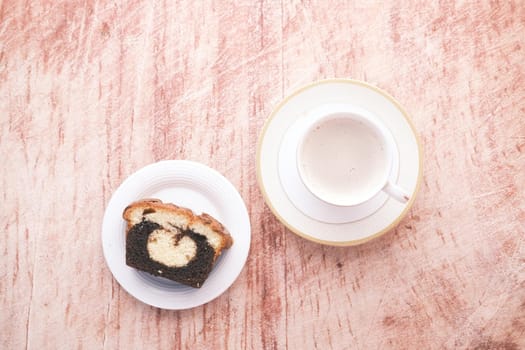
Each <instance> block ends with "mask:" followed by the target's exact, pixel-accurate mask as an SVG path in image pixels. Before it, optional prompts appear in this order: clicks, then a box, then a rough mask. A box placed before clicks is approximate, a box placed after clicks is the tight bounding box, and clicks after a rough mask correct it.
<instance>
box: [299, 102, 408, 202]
mask: <svg viewBox="0 0 525 350" xmlns="http://www.w3.org/2000/svg"><path fill="white" fill-rule="evenodd" d="M306 118H308V120H307V121H306V123H307V125H306V127H305V128H304V131H303V133H302V135H301V136H300V141H299V144H298V147H297V167H298V172H299V175H300V178H301V180H302V181H303V183H304V185H305V186H306V188H307V189H308V190H309V191H310V192H311V193H312V194H313V195H314V196H316V197H317V198H319V199H321V200H322V201H324V202H327V203H329V204H333V205H337V206H354V205H359V204H362V203H365V202H367V201H368V200H370V199H371V198H372V197H374V196H375V195H376V194H378V193H379V192H381V191H384V192H386V193H388V194H389V195H390V196H392V197H394V198H395V199H397V200H399V201H401V202H407V201H408V200H409V196H408V194H407V192H406V191H405V190H403V189H402V188H400V187H399V186H397V185H396V184H394V183H392V182H390V181H389V179H390V177H391V176H390V175H391V171H392V168H393V162H394V158H395V157H394V152H397V145H396V143H395V140H394V138H393V136H392V134H391V133H390V131H389V130H388V129H387V128H386V127H385V126H384V125H383V124H382V123H381V122H380V121H379V119H378V118H377V117H376V116H375V115H374V114H372V113H371V112H369V111H367V110H364V109H361V108H357V107H355V106H352V105H345V104H329V105H323V106H321V107H319V108H318V109H316V110H314V111H312V113H310V114H309V115H308V116H307V117H306Z"/></svg>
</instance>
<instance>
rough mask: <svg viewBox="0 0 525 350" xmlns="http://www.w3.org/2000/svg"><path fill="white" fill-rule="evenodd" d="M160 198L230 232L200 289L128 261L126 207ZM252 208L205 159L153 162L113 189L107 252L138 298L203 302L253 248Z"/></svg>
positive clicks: (164, 304) (173, 305)
mask: <svg viewBox="0 0 525 350" xmlns="http://www.w3.org/2000/svg"><path fill="white" fill-rule="evenodd" d="M142 198H158V199H160V200H162V201H163V202H167V203H174V204H177V205H179V206H183V207H186V208H190V209H191V210H193V211H194V212H195V213H196V214H200V213H202V212H205V213H208V214H210V215H211V216H213V217H215V218H216V219H217V220H219V221H220V222H221V223H222V224H223V225H224V226H225V227H226V228H227V229H228V231H229V232H230V234H231V235H232V237H233V240H234V243H233V245H232V247H231V248H230V249H226V250H224V251H223V253H222V255H221V256H220V257H219V259H218V260H217V263H216V264H215V266H214V268H213V270H212V271H211V273H210V275H209V276H208V278H207V280H206V281H205V282H204V284H203V286H202V287H201V288H198V289H197V288H191V287H188V286H185V285H182V284H179V283H176V282H173V281H170V280H167V279H165V278H162V277H155V276H153V275H150V274H148V273H145V272H141V271H138V270H136V269H134V268H131V267H129V266H127V265H126V243H125V242H126V241H125V230H126V222H125V221H124V219H122V212H123V211H124V209H125V208H126V206H128V205H129V204H130V203H131V202H134V201H137V200H139V199H142ZM250 240H251V230H250V219H249V216H248V211H247V209H246V206H245V204H244V201H243V200H242V198H241V196H240V194H239V193H238V192H237V190H236V189H235V187H234V186H233V185H232V184H231V183H230V182H229V181H228V180H227V179H226V178H225V177H224V176H222V175H221V174H220V173H218V172H217V171H216V170H213V169H211V168H209V167H207V166H205V165H203V164H200V163H196V162H191V161H186V160H167V161H161V162H158V163H154V164H150V165H148V166H146V167H144V168H142V169H140V170H138V171H137V172H135V173H134V174H132V175H131V176H130V177H128V178H127V179H126V180H125V181H124V182H123V183H122V184H121V185H120V186H119V187H118V188H117V190H116V191H115V193H114V194H113V196H112V197H111V200H110V201H109V204H108V206H107V208H106V212H105V214H104V221H103V224H102V246H103V250H104V257H105V258H106V262H107V264H108V266H109V268H110V270H111V272H112V273H113V276H114V277H115V279H116V280H117V281H118V282H119V283H120V285H121V286H122V287H123V288H124V289H125V290H126V291H127V292H128V293H129V294H131V295H133V296H134V297H135V298H137V299H139V300H140V301H142V302H144V303H146V304H149V305H152V306H155V307H159V308H163V309H170V310H181V309H188V308H192V307H195V306H199V305H202V304H205V303H207V302H209V301H211V300H212V299H214V298H216V297H218V296H219V295H221V294H222V293H223V292H224V291H226V289H228V288H229V287H230V286H231V284H232V283H233V282H234V281H235V279H236V278H237V276H239V274H240V272H241V270H242V268H243V267H244V264H245V262H246V259H247V257H248V252H249V249H250Z"/></svg>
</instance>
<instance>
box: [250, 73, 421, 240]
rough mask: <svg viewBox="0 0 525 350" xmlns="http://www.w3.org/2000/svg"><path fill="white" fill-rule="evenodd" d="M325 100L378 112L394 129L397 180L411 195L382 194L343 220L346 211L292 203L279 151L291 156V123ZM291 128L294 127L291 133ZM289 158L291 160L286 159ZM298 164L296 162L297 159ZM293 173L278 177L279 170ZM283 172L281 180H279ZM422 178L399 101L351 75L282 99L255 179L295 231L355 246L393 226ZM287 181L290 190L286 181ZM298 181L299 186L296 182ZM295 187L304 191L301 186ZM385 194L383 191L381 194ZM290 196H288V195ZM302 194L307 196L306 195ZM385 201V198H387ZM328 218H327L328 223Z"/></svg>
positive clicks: (264, 136)
mask: <svg viewBox="0 0 525 350" xmlns="http://www.w3.org/2000/svg"><path fill="white" fill-rule="evenodd" d="M327 103H346V104H353V105H355V106H356V107H360V108H364V109H367V110H369V111H370V112H372V113H374V114H375V115H376V116H377V117H378V118H379V119H381V121H382V122H383V123H384V124H385V125H386V126H387V127H388V129H389V130H390V131H391V132H392V135H393V136H394V139H395V141H396V144H397V146H398V150H399V170H398V172H397V173H398V179H397V184H398V185H400V186H401V187H402V188H404V189H405V190H407V191H408V193H409V194H410V195H411V200H410V201H409V202H408V203H405V204H403V203H400V202H398V201H396V200H395V199H392V198H386V199H385V198H384V197H383V198H379V199H374V200H377V201H378V203H379V202H382V204H377V203H376V204H375V205H377V206H378V209H377V210H376V211H375V212H374V213H373V214H371V215H369V216H366V217H364V218H360V219H359V218H357V220H355V221H353V220H354V219H356V218H352V217H350V218H349V219H342V218H341V215H342V214H345V213H344V212H335V213H334V212H332V213H331V212H330V211H331V210H333V209H334V208H324V209H323V208H321V207H319V209H320V210H319V213H322V214H319V213H317V212H314V211H315V208H316V207H315V205H316V204H315V205H314V206H313V207H311V208H310V209H312V208H314V211H312V210H310V211H309V212H308V213H305V211H308V209H305V208H306V207H307V206H306V205H302V204H300V203H299V204H297V205H296V204H294V201H295V202H298V201H297V200H296V199H294V200H291V199H290V197H292V198H293V194H292V195H290V193H292V192H294V189H293V188H288V185H289V184H288V183H287V181H288V182H291V180H293V177H294V174H293V171H292V170H291V169H287V170H283V169H280V167H281V165H280V164H279V163H280V161H279V155H280V154H281V155H282V157H286V156H288V157H290V152H289V150H288V148H289V147H292V146H291V144H292V143H293V142H294V140H293V137H294V136H293V135H294V132H293V131H291V130H294V129H292V128H291V127H292V126H293V125H294V124H295V123H299V121H300V120H301V118H303V117H304V116H306V114H307V113H308V112H309V111H311V110H312V109H314V108H317V107H319V106H320V105H323V104H327ZM289 131H291V132H289ZM287 161H290V159H288V160H287ZM293 164H294V165H295V163H293ZM281 172H283V173H284V174H291V176H280V173H281ZM281 177H282V179H281ZM421 177H422V154H421V146H420V143H419V140H418V137H417V134H416V132H415V129H414V127H413V125H412V123H411V121H410V119H409V117H408V114H407V113H406V112H405V111H404V110H403V108H402V107H401V105H400V104H399V103H398V102H397V101H396V100H395V99H394V98H393V97H391V96H390V95H388V94H387V93H385V92H384V91H382V90H380V89H378V88H376V87H374V86H371V85H369V84H367V83H364V82H361V81H356V80H350V79H333V80H323V81H319V82H316V83H313V84H310V85H308V86H305V87H303V88H301V89H299V90H297V91H296V92H294V93H293V94H291V95H290V96H288V97H287V98H286V99H284V100H283V101H282V102H281V103H280V104H279V105H278V106H277V108H276V109H275V110H274V111H273V113H272V114H271V115H270V117H269V118H268V120H267V121H266V124H265V126H264V128H263V130H262V132H261V135H260V137H259V145H258V149H257V178H258V182H259V186H260V188H261V191H262V193H263V196H264V198H265V200H266V203H267V204H268V206H269V207H270V209H271V210H272V212H273V213H274V214H275V216H276V217H277V218H278V219H279V220H280V221H281V222H282V223H283V224H284V225H285V226H286V227H287V228H288V229H290V230H291V231H292V232H294V233H296V234H298V235H299V236H302V237H304V238H306V239H309V240H311V241H315V242H318V243H323V244H329V245H355V244H360V243H363V242H366V241H368V240H370V239H372V238H374V237H377V236H379V235H381V234H383V233H385V232H387V231H389V230H390V229H392V228H393V227H395V226H396V225H397V224H398V223H399V221H401V219H402V218H403V217H404V215H405V214H406V213H407V212H408V210H409V209H410V207H411V206H412V203H413V202H414V200H415V198H416V194H417V190H418V188H419V185H420V182H421ZM281 180H284V181H283V182H284V183H286V184H287V188H286V190H285V189H284V188H283V183H281ZM295 186H299V185H297V184H295ZM295 191H296V192H297V191H298V192H299V193H302V194H304V191H301V189H299V190H298V189H297V188H296V189H295ZM380 195H381V196H382V195H383V194H380ZM289 196H290V197H289ZM303 199H304V198H303ZM383 200H385V201H384V202H383ZM327 221H328V222H327Z"/></svg>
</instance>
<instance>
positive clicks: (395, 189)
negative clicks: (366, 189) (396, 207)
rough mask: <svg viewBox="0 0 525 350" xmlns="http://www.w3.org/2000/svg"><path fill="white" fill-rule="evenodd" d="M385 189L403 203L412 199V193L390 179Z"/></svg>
mask: <svg viewBox="0 0 525 350" xmlns="http://www.w3.org/2000/svg"><path fill="white" fill-rule="evenodd" d="M383 191H385V192H386V193H387V194H388V195H389V196H391V197H393V198H394V199H396V200H398V201H399V202H401V203H406V202H408V201H409V200H410V195H409V194H408V193H407V192H406V191H405V190H404V189H402V188H401V187H399V186H398V185H396V184H393V183H392V182H390V181H389V182H387V184H386V185H385V187H383Z"/></svg>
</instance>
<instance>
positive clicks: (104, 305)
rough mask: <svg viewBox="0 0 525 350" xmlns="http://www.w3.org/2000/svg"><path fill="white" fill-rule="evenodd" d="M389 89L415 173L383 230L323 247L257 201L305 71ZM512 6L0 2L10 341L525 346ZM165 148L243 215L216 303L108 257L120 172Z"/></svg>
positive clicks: (519, 76) (3, 318) (518, 86)
mask: <svg viewBox="0 0 525 350" xmlns="http://www.w3.org/2000/svg"><path fill="white" fill-rule="evenodd" d="M330 77H350V78H356V79H362V80H366V81H368V82H370V83H373V84H376V85H378V86H379V87H381V88H383V89H385V90H387V91H389V92H390V93H391V94H393V95H394V96H395V97H396V98H397V99H398V100H399V101H400V102H401V103H402V104H403V105H404V106H405V107H406V109H407V110H408V111H409V113H410V114H411V115H412V117H413V121H414V124H415V125H416V127H417V129H418V130H419V131H420V135H421V139H422V142H423V148H424V154H425V169H424V183H423V185H422V188H421V192H420V194H419V197H418V199H417V200H416V202H415V205H414V207H413V208H412V210H411V212H410V213H409V215H408V216H407V217H406V218H405V219H404V220H403V221H402V223H401V224H400V225H399V226H398V227H397V228H396V229H394V230H393V231H392V232H390V233H388V234H386V235H384V236H383V237H381V238H379V239H376V240H374V241H372V242H369V243H367V244H365V245H362V246H358V247H353V248H334V247H326V246H320V245H317V244H314V243H311V242H308V241H306V240H303V239H301V238H299V237H297V236H295V235H293V234H292V233H290V232H289V231H287V230H286V229H285V228H284V226H283V225H282V224H280V223H279V222H278V221H277V220H276V218H275V217H274V216H273V215H272V214H271V212H270V211H269V209H268V208H267V207H266V206H265V204H264V201H263V199H262V196H261V193H260V191H259V189H258V188H257V183H256V174H255V153H256V143H257V137H258V135H259V132H260V130H261V128H262V125H263V123H264V121H265V119H266V118H267V116H268V115H269V113H270V112H271V110H272V108H274V107H275V105H276V104H277V103H278V102H279V101H280V100H281V99H282V98H283V97H284V96H285V95H287V94H289V93H290V92H292V91H293V90H294V89H296V88H297V87H299V86H301V85H303V84H306V83H309V82H311V81H314V80H318V79H322V78H330ZM524 96H525V5H524V3H523V1H519V0H517V1H488V0H486V1H481V2H474V1H472V2H471V1H447V0H445V1H439V2H432V3H430V2H428V3H427V4H423V2H419V1H402V2H390V3H383V2H377V3H375V4H371V3H369V2H365V1H352V2H342V1H341V2H337V4H334V3H333V2H330V4H329V2H325V1H302V2H300V1H280V2H279V1H262V0H259V1H247V0H245V1H199V2H190V1H163V2H160V1H159V2H157V1H155V2H151V1H139V0H132V1H129V2H126V3H122V2H113V1H105V0H102V1H78V0H77V1H68V2H52V1H33V2H30V1H6V0H4V1H0V101H1V103H0V137H1V139H0V158H1V159H2V161H3V162H2V163H3V169H2V170H3V171H2V173H1V177H0V181H1V182H0V189H1V192H0V195H1V196H2V211H1V217H0V218H1V220H0V225H2V227H3V235H4V239H2V240H1V241H0V250H1V251H2V254H3V258H2V259H1V260H0V310H2V311H1V312H0V343H1V344H3V348H5V349H20V348H28V349H41V348H49V349H55V348H64V349H71V348H85V349H117V348H128V347H131V348H148V349H153V348H162V349H166V348H203V349H205V348H206V349H209V348H222V349H282V348H289V349H314V348H318V349H326V348H333V349H377V348H392V349H423V348H424V349H443V348H444V349H456V348H458V349H520V348H525V244H524V239H523V238H524V236H525V191H524V188H523V184H524V183H525V99H524V98H523V97H524ZM161 159H191V160H196V161H200V162H203V163H205V164H208V165H209V166H212V167H214V168H216V169H217V170H218V171H220V172H221V173H223V174H224V175H225V176H226V177H227V178H228V179H229V180H230V181H231V182H232V183H233V184H234V185H235V186H236V187H237V188H238V189H239V191H240V193H241V195H242V197H243V198H244V200H245V202H246V204H247V206H248V209H249V212H250V219H251V222H252V229H253V232H252V234H253V238H252V246H251V251H250V256H249V258H248V261H247V264H246V266H245V268H244V270H243V272H242V273H241V275H240V277H239V279H238V280H237V281H236V282H235V283H234V285H233V286H232V287H231V288H230V289H229V290H228V291H227V292H226V293H224V294H223V295H222V296H220V297H219V298H218V299H216V300H214V301H212V302H211V303H209V304H207V305H204V306H201V307H197V308H194V309H191V310H185V311H176V312H174V311H165V310H159V309H155V308H152V307H149V306H147V305H144V304H142V303H140V302H139V301H137V300H135V299H134V298H133V297H131V296H130V295H129V294H127V293H126V292H125V291H124V290H123V289H122V288H121V287H120V286H119V285H118V283H117V282H116V281H115V280H114V279H113V277H112V275H111V273H110V271H109V270H108V268H107V267H106V265H105V262H104V259H103V256H102V249H101V241H100V227H101V222H102V216H103V213H104V210H105V206H106V204H107V202H108V200H109V198H110V196H111V194H112V193H113V191H114V190H115V189H116V188H117V186H118V185H119V184H120V183H121V182H122V181H123V180H124V179H125V178H126V177H127V176H128V175H130V174H131V173H132V172H134V171H135V170H137V169H138V168H140V167H142V166H144V165H146V164H148V163H151V162H154V161H157V160H161Z"/></svg>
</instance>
